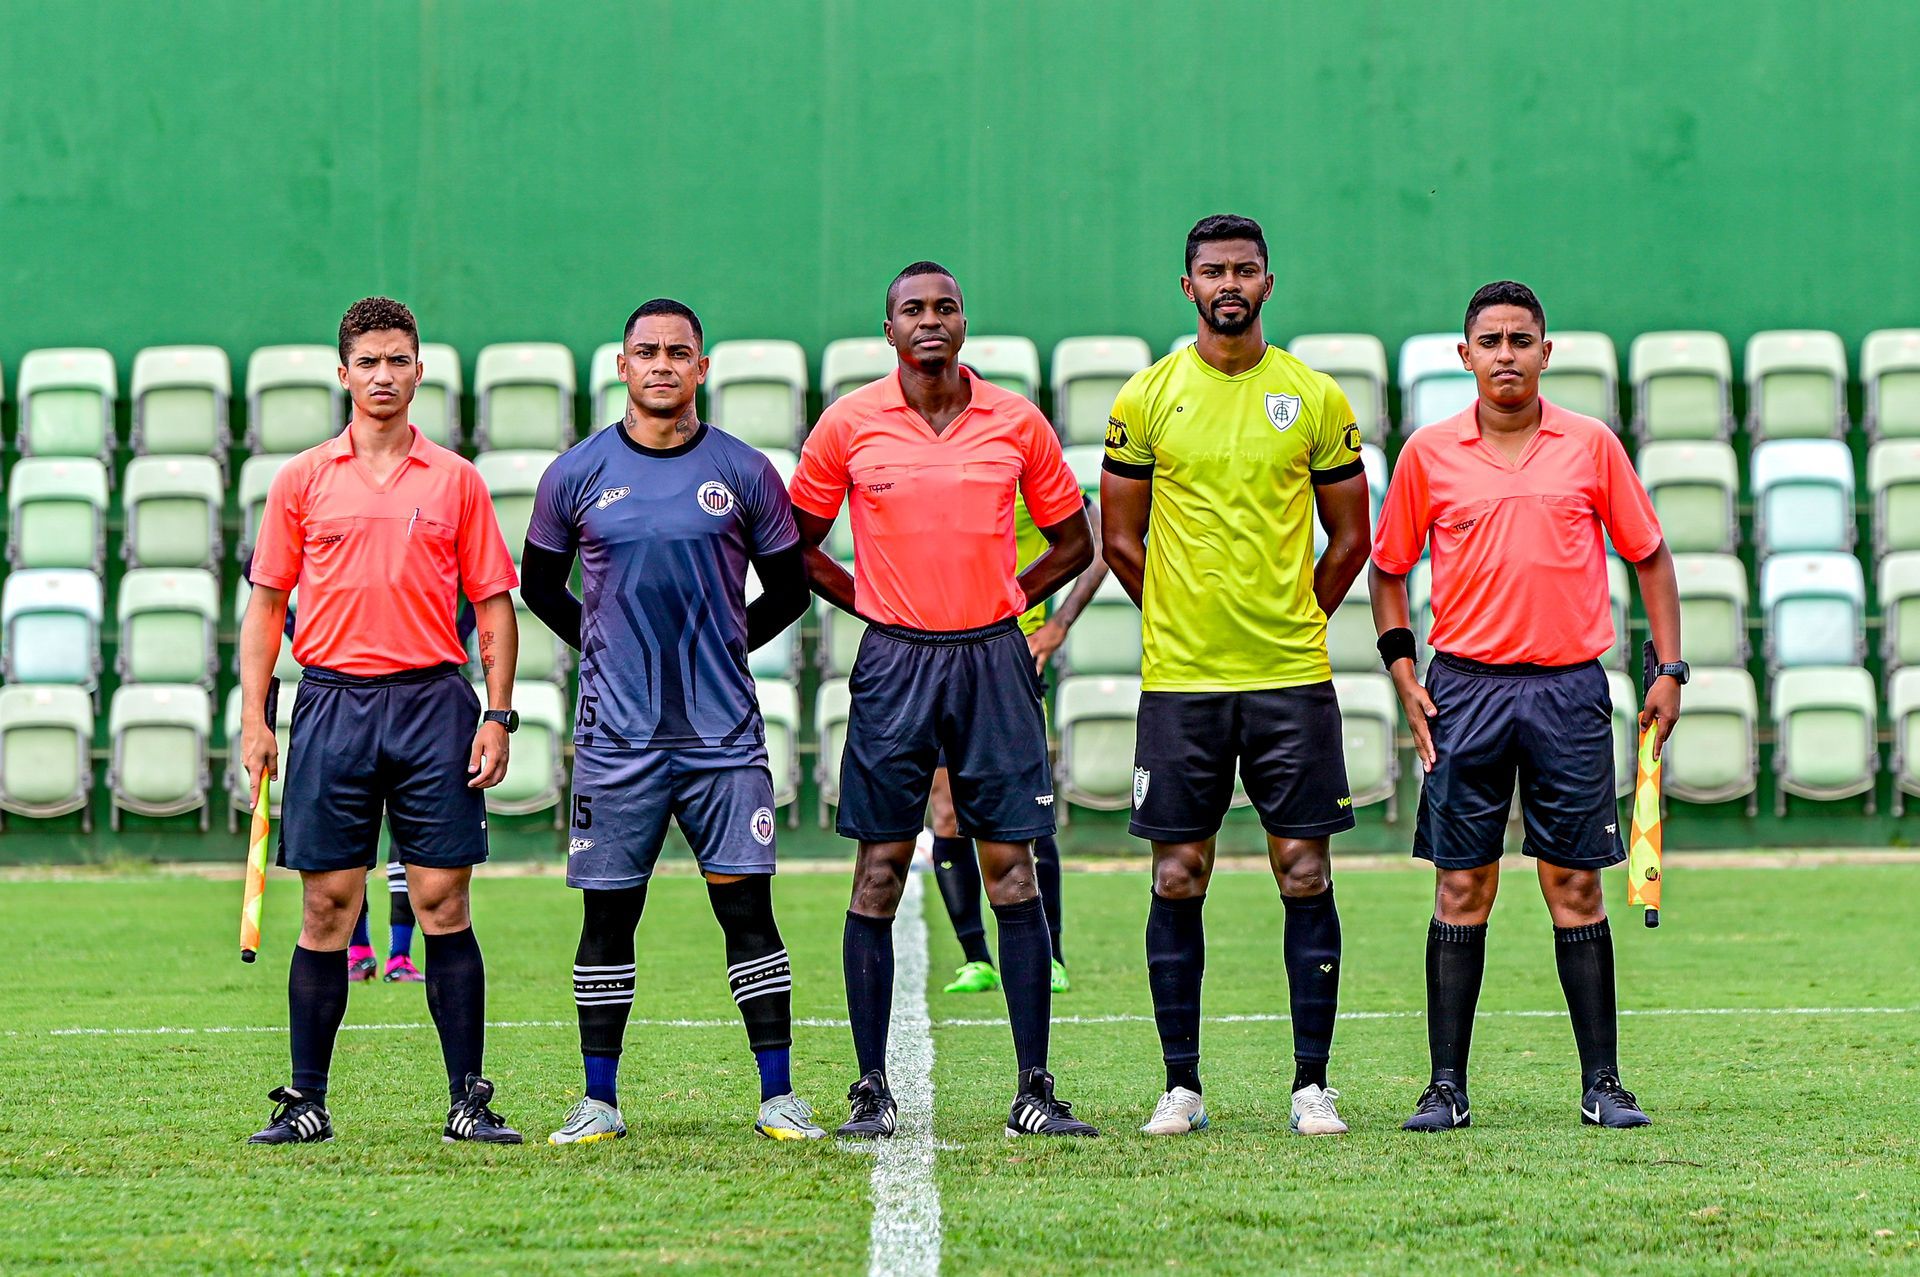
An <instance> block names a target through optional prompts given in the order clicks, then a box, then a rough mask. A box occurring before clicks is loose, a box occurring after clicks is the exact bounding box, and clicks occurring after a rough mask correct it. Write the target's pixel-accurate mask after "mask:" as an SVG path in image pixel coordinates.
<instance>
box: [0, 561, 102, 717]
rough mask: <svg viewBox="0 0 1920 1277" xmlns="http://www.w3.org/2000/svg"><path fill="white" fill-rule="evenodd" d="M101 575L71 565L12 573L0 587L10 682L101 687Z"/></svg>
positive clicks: (1, 631)
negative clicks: (0, 587)
mask: <svg viewBox="0 0 1920 1277" xmlns="http://www.w3.org/2000/svg"><path fill="white" fill-rule="evenodd" d="M103 615H104V605H103V604H102V602H101V598H100V577H99V576H98V575H97V574H96V573H93V572H88V571H83V570H79V569H71V568H43V569H41V570H39V571H29V572H15V573H14V574H13V575H12V576H9V577H8V578H7V583H6V586H5V588H4V589H0V635H4V639H5V642H4V650H5V661H4V666H5V678H6V681H7V682H8V683H64V684H67V685H69V686H72V687H78V688H80V689H81V690H83V691H86V692H92V691H93V690H94V689H95V688H97V687H98V686H99V685H100V622H101V619H102V617H103Z"/></svg>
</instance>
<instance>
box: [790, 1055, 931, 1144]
mask: <svg viewBox="0 0 1920 1277" xmlns="http://www.w3.org/2000/svg"><path fill="white" fill-rule="evenodd" d="M847 1105H848V1107H850V1108H851V1109H852V1110H853V1111H852V1112H851V1113H849V1114H848V1115H847V1120H846V1121H844V1122H842V1123H841V1124H840V1127H839V1129H838V1130H836V1131H834V1134H835V1135H839V1136H843V1137H845V1138H848V1139H868V1140H877V1139H885V1138H887V1137H888V1136H890V1135H892V1134H893V1132H894V1128H895V1127H896V1126H897V1125H898V1124H899V1113H900V1106H899V1105H897V1104H895V1103H894V1102H893V1092H891V1091H889V1090H888V1089H887V1079H886V1075H885V1074H883V1073H881V1072H880V1070H879V1069H875V1070H873V1071H872V1072H871V1073H869V1074H867V1075H866V1076H865V1077H863V1078H861V1079H860V1080H859V1081H858V1082H855V1083H854V1084H853V1085H852V1086H850V1087H848V1088H847ZM761 1133H762V1134H765V1132H764V1131H763V1132H761Z"/></svg>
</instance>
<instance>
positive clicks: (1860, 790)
mask: <svg viewBox="0 0 1920 1277" xmlns="http://www.w3.org/2000/svg"><path fill="white" fill-rule="evenodd" d="M1769 699H1770V700H1771V701H1772V703H1773V733H1774V745H1773V770H1774V774H1775V778H1776V780H1777V782H1778V783H1777V785H1776V788H1775V791H1774V803H1773V809H1774V814H1775V815H1777V816H1784V815H1786V814H1787V795H1788V794H1792V795H1793V796H1795V797H1796V798H1812V799H1816V800H1819V801H1824V802H1831V801H1834V800H1837V799H1841V798H1852V797H1854V796H1855V795H1857V794H1865V795H1866V796H1867V803H1866V807H1867V814H1868V815H1872V814H1873V809H1874V800H1873V782H1874V777H1875V776H1876V775H1878V774H1879V771H1880V749H1879V746H1878V745H1877V744H1876V743H1875V736H1874V733H1875V729H1876V723H1875V718H1876V714H1877V706H1876V703H1875V702H1876V699H1877V698H1876V697H1875V695H1874V689H1873V676H1872V675H1871V674H1869V673H1867V672H1866V671H1865V670H1863V669H1860V668H1857V667H1851V666H1836V667H1832V668H1827V669H1819V668H1803V669H1791V670H1783V671H1781V673H1780V676H1779V677H1778V678H1776V679H1774V681H1773V690H1772V693H1771V695H1770V696H1769Z"/></svg>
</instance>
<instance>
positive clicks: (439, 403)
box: [407, 341, 463, 448]
mask: <svg viewBox="0 0 1920 1277" xmlns="http://www.w3.org/2000/svg"><path fill="white" fill-rule="evenodd" d="M462 386H463V383H462V381H461V379H460V352H459V351H457V350H455V349H454V348H453V347H452V346H448V345H446V344H444V343H442V342H431V341H428V342H422V343H420V388H419V389H418V390H416V391H414V392H413V407H412V410H411V411H410V412H409V413H408V417H407V419H408V420H409V421H411V422H412V423H413V425H414V427H415V428H416V429H417V430H419V431H420V433H421V434H423V435H425V436H426V437H427V438H429V439H431V440H433V441H434V442H435V443H437V444H439V445H440V446H441V447H443V448H458V447H459V446H460V441H461V437H462V434H463V432H462V430H461V429H460V391H461V389H462Z"/></svg>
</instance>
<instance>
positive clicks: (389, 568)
mask: <svg viewBox="0 0 1920 1277" xmlns="http://www.w3.org/2000/svg"><path fill="white" fill-rule="evenodd" d="M305 555H306V558H307V559H308V561H309V562H311V563H312V564H313V565H314V566H315V567H317V568H320V569H322V570H325V569H327V568H330V567H333V566H335V565H338V564H343V563H348V562H351V563H352V564H353V565H354V568H355V571H353V572H352V573H350V574H343V575H341V576H338V577H335V578H334V579H335V580H340V581H344V582H348V583H353V584H360V585H362V586H363V587H369V588H374V589H384V588H388V587H395V586H417V585H419V584H421V583H422V582H424V581H438V580H445V579H446V578H447V577H448V576H449V575H450V574H452V573H453V572H454V571H455V570H456V564H455V561H454V529H453V526H452V525H451V524H447V523H441V522H439V521H438V520H435V519H428V518H423V517H421V516H418V515H413V516H409V517H407V518H381V517H367V516H362V517H356V518H350V519H321V520H319V521H317V522H315V523H314V524H313V525H312V526H311V527H309V529H308V531H307V541H306V546H305ZM422 568H424V569H425V571H424V572H422V571H421V570H420V569H422Z"/></svg>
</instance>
